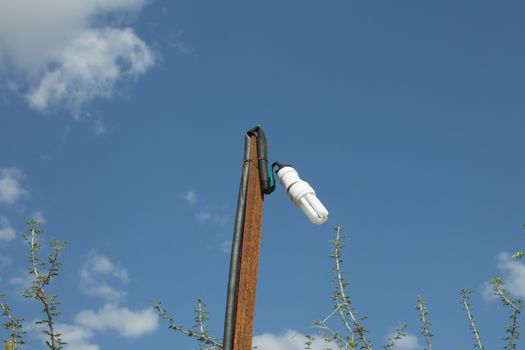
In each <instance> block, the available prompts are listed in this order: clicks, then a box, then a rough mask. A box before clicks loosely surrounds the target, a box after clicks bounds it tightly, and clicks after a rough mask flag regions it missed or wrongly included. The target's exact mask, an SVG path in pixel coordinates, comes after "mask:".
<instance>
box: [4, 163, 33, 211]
mask: <svg viewBox="0 0 525 350" xmlns="http://www.w3.org/2000/svg"><path fill="white" fill-rule="evenodd" d="M23 178H24V175H23V174H22V172H21V171H20V169H17V168H0V204H1V203H4V204H15V203H16V202H17V201H18V200H19V199H20V198H21V197H23V196H25V195H27V194H28V191H27V190H26V189H25V188H24V187H22V184H21V181H22V179H23Z"/></svg>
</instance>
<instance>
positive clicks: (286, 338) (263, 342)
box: [253, 330, 337, 350]
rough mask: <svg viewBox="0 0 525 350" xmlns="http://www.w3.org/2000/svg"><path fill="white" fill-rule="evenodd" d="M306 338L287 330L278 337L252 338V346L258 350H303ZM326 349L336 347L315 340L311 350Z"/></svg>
mask: <svg viewBox="0 0 525 350" xmlns="http://www.w3.org/2000/svg"><path fill="white" fill-rule="evenodd" d="M306 341H307V338H306V336H305V335H304V334H301V333H299V332H297V331H294V330H287V331H285V332H284V333H282V334H280V335H276V334H272V333H264V334H261V335H257V336H255V337H254V338H253V345H254V346H257V348H258V349H260V350H303V349H304V343H305V342H306ZM327 347H333V348H334V349H335V348H336V347H337V346H336V344H334V343H326V342H325V341H323V340H322V339H315V340H314V341H313V344H312V346H311V348H312V350H322V349H326V348H327Z"/></svg>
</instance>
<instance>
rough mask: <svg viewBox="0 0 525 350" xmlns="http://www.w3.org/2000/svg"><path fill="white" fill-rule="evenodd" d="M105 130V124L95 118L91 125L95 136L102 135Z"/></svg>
mask: <svg viewBox="0 0 525 350" xmlns="http://www.w3.org/2000/svg"><path fill="white" fill-rule="evenodd" d="M106 132H107V129H106V125H105V124H104V122H103V121H102V120H100V119H99V120H96V121H95V124H94V125H93V133H95V135H97V136H101V135H104V134H105V133H106Z"/></svg>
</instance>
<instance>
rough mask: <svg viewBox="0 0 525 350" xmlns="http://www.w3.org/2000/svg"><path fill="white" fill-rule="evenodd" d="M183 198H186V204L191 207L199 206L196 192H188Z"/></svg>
mask: <svg viewBox="0 0 525 350" xmlns="http://www.w3.org/2000/svg"><path fill="white" fill-rule="evenodd" d="M182 198H184V200H185V201H186V203H188V204H190V205H195V204H197V195H196V194H195V192H193V191H188V192H186V193H185V194H184V195H183V196H182Z"/></svg>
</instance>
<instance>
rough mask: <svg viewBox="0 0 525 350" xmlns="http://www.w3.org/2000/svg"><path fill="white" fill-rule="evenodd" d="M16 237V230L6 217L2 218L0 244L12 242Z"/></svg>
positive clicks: (0, 222) (0, 220) (0, 217)
mask: <svg viewBox="0 0 525 350" xmlns="http://www.w3.org/2000/svg"><path fill="white" fill-rule="evenodd" d="M15 237H16V230H15V229H14V228H12V227H11V225H10V224H9V220H7V218H6V217H3V216H0V242H2V241H4V242H6V241H12V240H13V239H15Z"/></svg>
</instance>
